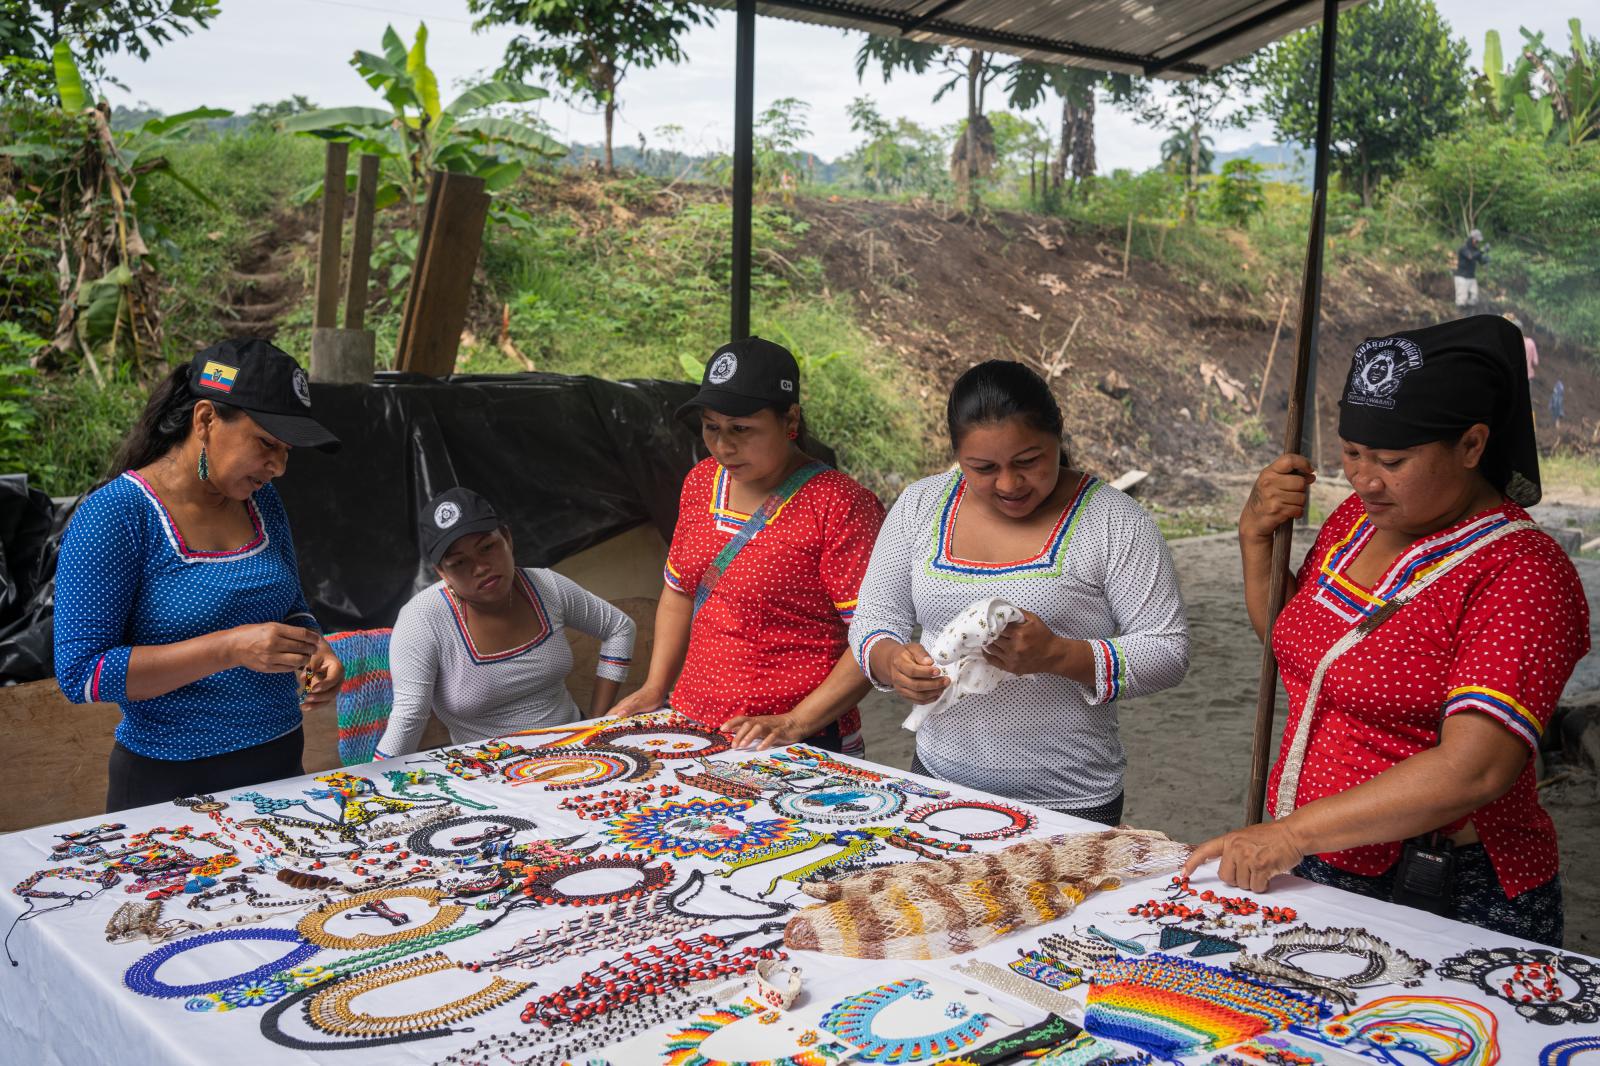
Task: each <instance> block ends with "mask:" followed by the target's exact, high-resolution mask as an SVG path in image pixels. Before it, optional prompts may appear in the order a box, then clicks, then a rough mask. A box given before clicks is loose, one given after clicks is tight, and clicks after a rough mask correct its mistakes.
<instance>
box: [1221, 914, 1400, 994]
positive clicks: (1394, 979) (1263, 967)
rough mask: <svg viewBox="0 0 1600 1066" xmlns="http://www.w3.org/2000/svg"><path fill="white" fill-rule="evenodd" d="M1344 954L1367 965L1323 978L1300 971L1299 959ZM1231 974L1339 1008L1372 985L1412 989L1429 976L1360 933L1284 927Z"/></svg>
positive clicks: (1241, 960) (1377, 940)
mask: <svg viewBox="0 0 1600 1066" xmlns="http://www.w3.org/2000/svg"><path fill="white" fill-rule="evenodd" d="M1322 953H1331V954H1337V955H1349V956H1352V957H1354V958H1357V959H1360V960H1361V961H1362V962H1364V963H1365V964H1366V965H1365V966H1363V967H1362V968H1361V970H1359V971H1358V972H1356V973H1353V974H1347V975H1344V976H1340V977H1327V976H1324V975H1322V974H1318V973H1313V972H1311V971H1310V970H1307V969H1305V968H1304V967H1303V966H1301V965H1300V964H1299V963H1297V962H1295V959H1296V958H1297V957H1298V956H1300V955H1307V954H1322ZM1229 965H1230V966H1231V967H1232V969H1233V971H1234V972H1235V973H1243V974H1248V975H1249V976H1251V977H1256V978H1259V979H1261V980H1264V981H1268V982H1270V983H1272V984H1280V985H1290V986H1292V987H1296V988H1301V989H1304V990H1306V991H1307V992H1311V993H1313V994H1318V995H1322V996H1325V997H1327V998H1328V999H1331V1000H1336V1001H1337V1002H1339V1003H1340V1004H1341V1009H1343V1010H1349V1009H1350V1008H1352V1007H1354V1006H1355V1005H1356V999H1357V998H1358V996H1359V991H1360V990H1362V989H1367V988H1372V987H1375V986H1377V985H1384V984H1391V983H1392V984H1399V985H1404V986H1406V987H1407V988H1415V987H1416V986H1417V985H1419V984H1421V983H1422V977H1423V974H1425V973H1427V972H1428V963H1426V962H1424V961H1423V960H1421V959H1417V958H1413V957H1412V956H1410V955H1408V954H1407V953H1406V952H1404V951H1401V950H1400V949H1399V948H1396V947H1394V946H1393V945H1391V944H1390V943H1389V942H1388V941H1386V940H1383V939H1381V938H1379V937H1376V936H1373V935H1372V934H1371V933H1369V932H1367V931H1366V930H1365V929H1309V928H1306V927H1299V928H1295V929H1285V930H1283V931H1282V932H1280V933H1279V934H1278V935H1277V936H1276V937H1275V938H1274V939H1273V941H1272V946H1271V947H1270V948H1268V949H1267V950H1266V951H1264V952H1262V953H1261V954H1260V955H1244V956H1242V957H1240V958H1237V959H1234V960H1233V961H1232V962H1231V963H1230V964H1229Z"/></svg>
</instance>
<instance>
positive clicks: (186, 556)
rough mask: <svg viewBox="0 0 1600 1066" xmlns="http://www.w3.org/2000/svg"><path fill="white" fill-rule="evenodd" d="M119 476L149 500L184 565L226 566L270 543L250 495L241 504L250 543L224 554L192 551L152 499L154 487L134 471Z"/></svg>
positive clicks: (163, 508)
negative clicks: (249, 529) (252, 532)
mask: <svg viewBox="0 0 1600 1066" xmlns="http://www.w3.org/2000/svg"><path fill="white" fill-rule="evenodd" d="M122 476H123V477H126V478H128V479H129V480H131V481H132V482H133V483H134V484H135V485H136V486H138V488H139V491H140V492H142V493H144V497H145V499H147V500H149V501H150V504H151V506H153V507H154V508H155V509H156V514H157V515H159V516H160V518H161V526H162V529H163V530H164V531H165V532H166V534H167V543H168V544H170V545H172V550H173V551H174V552H176V553H177V555H178V558H180V559H182V560H183V561H184V562H188V563H226V562H233V561H234V560H237V559H248V558H249V557H250V556H252V555H255V554H257V553H259V552H260V551H262V550H263V549H265V548H266V547H267V545H268V543H270V541H269V539H268V537H267V527H266V523H265V522H263V521H262V520H261V511H260V509H259V508H258V507H256V499H255V496H254V495H253V494H252V495H251V496H250V497H249V498H247V499H246V500H245V501H244V509H245V512H246V513H247V514H249V516H250V525H251V526H252V527H253V528H254V529H255V536H253V537H252V538H251V539H250V541H249V543H247V544H245V545H243V546H241V547H238V548H229V549H228V550H227V551H215V552H212V551H195V550H193V549H191V548H190V547H189V544H188V542H187V541H185V540H184V539H183V532H182V531H181V530H179V529H178V523H177V521H176V520H175V519H174V518H173V517H172V512H171V511H169V510H167V505H166V503H165V502H164V501H163V500H162V499H161V497H160V496H158V495H156V490H155V487H154V486H152V485H151V484H150V482H148V481H146V480H145V479H144V478H142V477H140V476H139V474H138V472H137V471H133V470H127V471H124V472H123V475H122Z"/></svg>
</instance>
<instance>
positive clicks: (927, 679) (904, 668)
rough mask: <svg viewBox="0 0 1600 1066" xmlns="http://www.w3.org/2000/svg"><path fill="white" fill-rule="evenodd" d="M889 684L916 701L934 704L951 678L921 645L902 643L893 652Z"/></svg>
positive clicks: (891, 654) (902, 694)
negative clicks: (946, 675)
mask: <svg viewBox="0 0 1600 1066" xmlns="http://www.w3.org/2000/svg"><path fill="white" fill-rule="evenodd" d="M889 684H891V685H893V686H894V690H895V691H896V692H897V693H899V694H900V695H901V696H902V697H904V698H905V699H908V700H910V701H911V702H912V703H916V704H923V703H932V702H933V701H934V700H936V699H938V698H939V694H940V693H942V692H943V691H944V690H945V688H946V687H947V686H948V685H949V684H950V679H949V678H948V677H945V676H944V674H942V673H940V671H939V668H938V667H937V666H935V665H933V656H931V655H929V654H928V649H926V648H924V647H923V646H922V645H921V644H902V645H900V647H899V648H897V649H896V650H895V651H893V652H891V653H890V655H889Z"/></svg>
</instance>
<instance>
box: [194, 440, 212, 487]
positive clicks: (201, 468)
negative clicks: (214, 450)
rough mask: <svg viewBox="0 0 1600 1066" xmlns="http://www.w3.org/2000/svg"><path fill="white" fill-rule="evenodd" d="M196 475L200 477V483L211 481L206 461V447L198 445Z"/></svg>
mask: <svg viewBox="0 0 1600 1066" xmlns="http://www.w3.org/2000/svg"><path fill="white" fill-rule="evenodd" d="M196 473H198V474H199V475H200V480H201V481H210V480H211V463H210V462H209V461H208V460H207V459H206V446H205V445H204V444H202V445H200V462H199V464H198V466H197V469H196Z"/></svg>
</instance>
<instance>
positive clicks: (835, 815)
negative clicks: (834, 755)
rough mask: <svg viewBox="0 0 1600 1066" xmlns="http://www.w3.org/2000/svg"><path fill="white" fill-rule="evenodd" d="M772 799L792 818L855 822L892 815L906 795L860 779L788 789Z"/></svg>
mask: <svg viewBox="0 0 1600 1066" xmlns="http://www.w3.org/2000/svg"><path fill="white" fill-rule="evenodd" d="M769 802H771V804H772V809H773V810H775V811H777V812H778V813H779V814H782V815H785V816H786V817H789V818H798V819H801V820H803V821H808V822H831V823H834V824H836V825H852V824H855V823H859V822H878V821H882V820H883V819H885V818H889V817H892V816H893V815H894V814H895V813H897V812H898V811H899V810H900V808H901V807H903V806H904V805H905V802H906V798H905V797H904V796H902V795H901V794H900V793H898V792H895V791H894V790H892V789H887V788H883V787H882V786H879V785H872V784H866V783H864V782H857V781H848V780H846V781H830V782H828V783H827V784H825V785H823V786H822V787H821V788H816V789H812V790H810V791H808V792H785V793H783V794H782V795H779V796H774V797H773V798H772V799H771V800H770V801H769Z"/></svg>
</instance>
